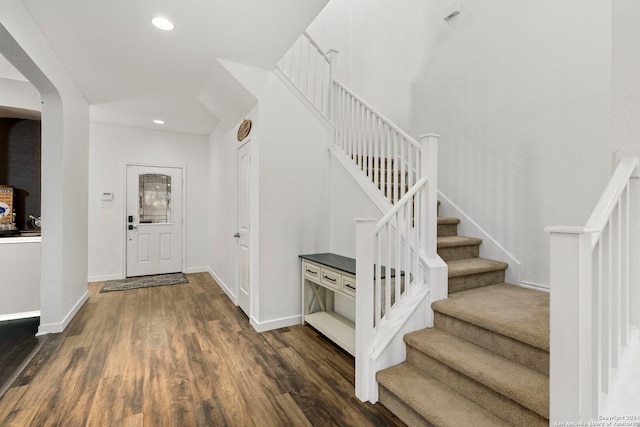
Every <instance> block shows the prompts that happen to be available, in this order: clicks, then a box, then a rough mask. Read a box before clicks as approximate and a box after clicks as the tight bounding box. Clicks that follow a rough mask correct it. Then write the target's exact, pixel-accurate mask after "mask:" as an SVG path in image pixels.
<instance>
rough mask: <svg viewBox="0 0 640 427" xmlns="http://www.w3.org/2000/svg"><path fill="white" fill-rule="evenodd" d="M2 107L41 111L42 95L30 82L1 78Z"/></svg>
mask: <svg viewBox="0 0 640 427" xmlns="http://www.w3.org/2000/svg"><path fill="white" fill-rule="evenodd" d="M0 106H5V107H13V108H21V109H25V110H32V111H40V110H41V108H40V94H39V93H38V91H37V89H36V88H35V87H33V85H32V84H31V83H29V82H25V81H20V80H13V79H9V78H2V77H0Z"/></svg>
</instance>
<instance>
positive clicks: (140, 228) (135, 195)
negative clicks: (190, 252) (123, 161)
mask: <svg viewBox="0 0 640 427" xmlns="http://www.w3.org/2000/svg"><path fill="white" fill-rule="evenodd" d="M126 242H127V247H126V251H127V257H126V259H127V267H126V270H127V277H134V276H146V275H151V274H165V273H177V272H181V271H182V169H180V168H169V167H156V166H134V165H127V218H126Z"/></svg>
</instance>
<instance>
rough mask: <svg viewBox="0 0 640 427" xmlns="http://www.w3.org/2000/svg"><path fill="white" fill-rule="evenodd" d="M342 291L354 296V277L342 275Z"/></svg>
mask: <svg viewBox="0 0 640 427" xmlns="http://www.w3.org/2000/svg"><path fill="white" fill-rule="evenodd" d="M342 292H344V293H345V294H347V295H351V296H352V297H355V296H356V278H355V277H351V276H345V275H343V276H342Z"/></svg>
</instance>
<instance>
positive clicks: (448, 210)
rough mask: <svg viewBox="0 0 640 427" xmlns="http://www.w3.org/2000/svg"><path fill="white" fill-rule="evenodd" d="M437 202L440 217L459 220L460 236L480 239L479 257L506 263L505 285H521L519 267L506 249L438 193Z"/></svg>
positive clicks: (517, 262)
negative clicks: (438, 203) (438, 202)
mask: <svg viewBox="0 0 640 427" xmlns="http://www.w3.org/2000/svg"><path fill="white" fill-rule="evenodd" d="M438 200H440V202H441V205H440V212H441V215H440V216H448V217H454V218H459V219H460V226H459V227H460V228H459V231H460V234H461V235H465V236H469V237H477V238H479V239H482V245H480V252H481V254H480V256H482V257H483V258H489V259H495V260H497V261H502V262H506V263H507V264H509V268H507V271H506V272H505V281H506V282H507V283H514V284H517V283H521V281H520V277H521V271H520V270H521V267H522V264H521V263H520V261H518V260H517V259H516V258H515V257H514V256H513V255H512V254H511V253H510V252H509V251H508V250H507V249H505V248H504V247H503V246H502V245H501V244H500V243H499V242H498V241H497V240H496V239H494V238H493V237H492V236H491V235H490V234H489V233H487V231H486V230H484V229H483V228H482V227H480V225H478V224H477V223H476V222H475V221H474V220H473V219H471V217H469V215H467V214H466V213H465V212H464V211H463V210H462V209H460V208H459V207H458V206H457V205H456V204H455V203H453V202H452V201H451V200H450V199H449V198H447V196H445V195H444V194H442V193H441V192H439V191H438Z"/></svg>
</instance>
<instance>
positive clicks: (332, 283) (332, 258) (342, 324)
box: [300, 253, 356, 356]
mask: <svg viewBox="0 0 640 427" xmlns="http://www.w3.org/2000/svg"><path fill="white" fill-rule="evenodd" d="M300 258H301V259H302V324H305V323H308V324H309V325H311V326H313V327H314V328H315V329H316V330H318V332H320V333H321V334H323V335H324V336H326V337H327V338H329V339H330V340H331V341H333V342H334V343H336V344H337V345H338V346H340V347H341V348H343V349H344V350H345V351H347V352H348V353H349V354H351V355H352V356H355V352H356V345H355V341H356V332H355V324H354V323H353V322H352V321H351V320H349V319H347V318H345V317H344V316H342V315H340V314H338V313H336V312H335V311H334V297H335V295H343V296H346V297H347V298H349V299H351V300H353V302H354V304H355V296H356V260H355V259H353V258H347V257H344V256H341V255H336V254H331V253H322V254H311V255H300Z"/></svg>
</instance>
